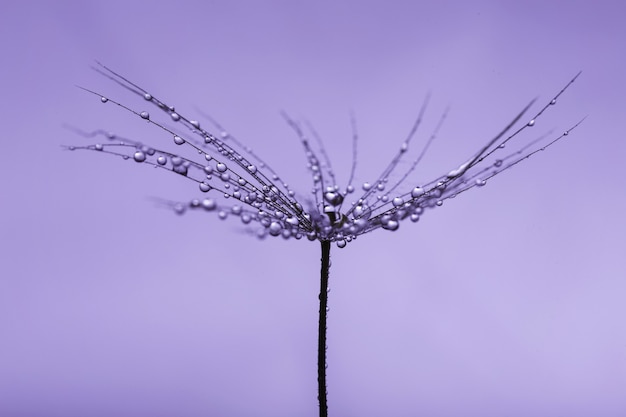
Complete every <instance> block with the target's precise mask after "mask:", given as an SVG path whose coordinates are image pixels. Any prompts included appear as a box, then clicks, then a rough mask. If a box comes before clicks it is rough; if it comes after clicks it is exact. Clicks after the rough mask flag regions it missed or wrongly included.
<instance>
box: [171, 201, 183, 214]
mask: <svg viewBox="0 0 626 417" xmlns="http://www.w3.org/2000/svg"><path fill="white" fill-rule="evenodd" d="M173 209H174V213H176V214H183V213H185V206H184V205H182V204H181V203H176V204H174V207H173Z"/></svg>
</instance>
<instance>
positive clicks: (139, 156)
mask: <svg viewBox="0 0 626 417" xmlns="http://www.w3.org/2000/svg"><path fill="white" fill-rule="evenodd" d="M133 159H134V160H135V162H143V161H145V160H146V154H145V153H143V152H142V151H137V152H135V154H134V155H133Z"/></svg>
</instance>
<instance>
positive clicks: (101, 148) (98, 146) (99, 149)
mask: <svg viewBox="0 0 626 417" xmlns="http://www.w3.org/2000/svg"><path fill="white" fill-rule="evenodd" d="M93 148H94V149H95V150H97V151H101V150H103V149H104V146H102V144H100V143H96V144H95V146H94V147H93Z"/></svg>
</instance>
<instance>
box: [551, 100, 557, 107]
mask: <svg viewBox="0 0 626 417" xmlns="http://www.w3.org/2000/svg"><path fill="white" fill-rule="evenodd" d="M555 104H556V99H555V98H553V99H552V101H550V105H552V106H554V105H555Z"/></svg>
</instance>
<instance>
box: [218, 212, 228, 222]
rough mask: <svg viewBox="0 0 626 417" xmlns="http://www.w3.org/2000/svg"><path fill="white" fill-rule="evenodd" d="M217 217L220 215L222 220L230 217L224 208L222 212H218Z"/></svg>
mask: <svg viewBox="0 0 626 417" xmlns="http://www.w3.org/2000/svg"><path fill="white" fill-rule="evenodd" d="M217 217H219V219H220V220H226V218H227V217H228V213H226V212H225V211H224V210H220V212H219V213H217Z"/></svg>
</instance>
